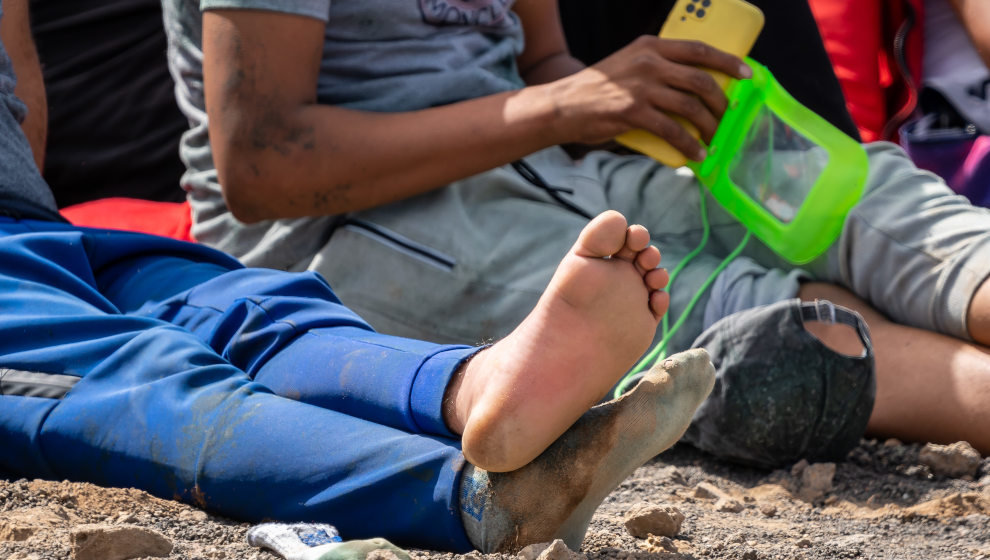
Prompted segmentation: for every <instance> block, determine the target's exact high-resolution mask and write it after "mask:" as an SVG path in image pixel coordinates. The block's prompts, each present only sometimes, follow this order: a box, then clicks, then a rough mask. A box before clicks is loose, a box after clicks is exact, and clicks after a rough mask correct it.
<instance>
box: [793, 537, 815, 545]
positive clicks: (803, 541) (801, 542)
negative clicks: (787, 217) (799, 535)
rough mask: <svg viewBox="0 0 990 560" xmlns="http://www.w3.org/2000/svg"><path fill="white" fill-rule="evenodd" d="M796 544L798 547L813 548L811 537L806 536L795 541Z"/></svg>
mask: <svg viewBox="0 0 990 560" xmlns="http://www.w3.org/2000/svg"><path fill="white" fill-rule="evenodd" d="M794 546H796V547H798V548H811V539H809V538H807V537H805V538H803V539H801V540H799V541H798V542H796V543H794Z"/></svg>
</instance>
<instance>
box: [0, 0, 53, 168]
mask: <svg viewBox="0 0 990 560" xmlns="http://www.w3.org/2000/svg"><path fill="white" fill-rule="evenodd" d="M3 8H4V12H3V18H0V39H2V40H3V44H4V45H5V46H6V48H7V54H8V55H9V56H10V61H11V63H12V64H13V66H14V74H15V75H16V77H17V86H16V88H15V89H14V94H15V95H17V97H18V98H20V99H21V101H23V102H24V103H25V104H26V105H27V108H28V113H27V117H26V118H25V119H24V122H22V123H21V129H22V130H23V131H24V135H25V136H27V139H28V142H29V143H30V144H31V151H32V152H33V154H34V161H35V164H36V165H37V166H38V169H39V170H41V169H43V167H44V161H45V140H46V137H47V134H48V104H47V102H46V100H45V84H44V81H43V80H42V76H41V63H40V62H39V61H38V51H37V50H36V49H35V47H34V40H33V39H32V38H31V28H30V21H29V17H28V5H27V1H26V0H17V1H9V0H7V1H4V2H3Z"/></svg>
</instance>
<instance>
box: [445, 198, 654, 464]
mask: <svg viewBox="0 0 990 560" xmlns="http://www.w3.org/2000/svg"><path fill="white" fill-rule="evenodd" d="M649 242H650V238H649V233H648V232H647V231H646V229H645V228H643V227H642V226H631V227H630V226H627V224H626V220H625V218H624V217H623V216H622V215H621V214H619V213H618V212H613V211H610V212H605V213H603V214H601V215H600V216H598V217H597V218H595V219H594V220H592V222H590V223H589V224H588V225H587V226H586V227H585V228H584V230H583V231H582V232H581V235H580V236H579V238H578V240H577V242H576V243H575V244H574V247H573V248H572V249H571V250H570V252H569V253H568V254H567V256H566V257H564V259H563V260H562V261H561V263H560V266H559V267H558V268H557V272H556V273H555V274H554V276H553V279H552V280H551V281H550V285H549V286H548V287H547V289H546V291H545V292H544V294H543V296H542V297H541V298H540V300H539V302H538V303H537V305H536V308H534V310H533V311H532V312H531V313H530V314H529V315H528V316H527V317H526V319H525V320H523V322H522V323H521V324H520V325H519V326H518V327H517V328H516V329H515V330H514V331H513V332H512V333H510V334H509V335H508V336H506V337H505V338H504V339H502V340H500V341H499V342H498V343H496V344H495V345H494V346H492V347H491V348H489V349H487V350H485V351H483V352H480V353H479V354H478V355H477V356H475V357H474V358H473V359H472V360H471V361H470V362H468V363H467V365H466V366H465V367H464V368H462V370H461V371H460V372H459V373H458V375H457V376H455V378H454V379H453V380H452V382H451V383H450V386H449V387H448V391H447V398H446V399H445V411H444V413H445V419H446V420H447V424H448V426H449V427H450V429H451V430H452V431H454V432H455V433H460V434H461V435H462V438H461V444H462V450H463V452H464V456H465V457H466V458H467V459H468V461H470V462H471V463H472V464H473V465H475V466H478V467H481V468H484V469H486V470H489V471H495V472H497V471H510V470H515V469H518V468H519V467H521V466H523V465H525V464H526V463H528V462H530V461H531V460H532V459H533V458H535V457H536V456H537V455H539V454H540V453H541V452H542V451H543V450H544V449H546V448H547V447H548V446H549V445H550V444H551V443H552V442H553V441H554V440H556V439H557V438H558V437H559V436H560V435H561V434H563V433H564V431H565V430H567V428H568V427H570V426H571V424H573V423H574V421H575V420H577V419H578V418H579V417H580V416H581V415H582V414H583V413H584V412H586V411H587V410H588V409H589V408H590V407H591V406H593V405H594V404H595V403H597V402H600V401H601V399H602V398H603V397H604V396H605V395H606V394H607V393H608V391H609V389H610V388H611V387H612V386H613V385H614V384H615V383H616V382H617V381H618V380H619V378H621V377H622V375H623V374H625V373H626V371H628V370H629V368H630V367H632V366H633V365H634V364H635V362H636V360H637V359H638V358H639V357H640V356H641V355H642V354H643V353H644V352H645V351H646V350H647V348H648V347H649V345H650V342H651V341H652V340H653V336H654V333H655V332H656V329H657V325H658V323H659V321H660V318H661V317H662V315H663V313H665V312H666V310H667V304H668V301H669V298H668V296H667V294H666V293H665V292H662V291H660V290H661V289H662V288H663V287H664V286H666V284H667V272H666V271H665V270H663V269H658V268H656V267H657V266H658V265H659V263H660V253H659V251H657V249H656V248H655V247H651V246H650V245H649Z"/></svg>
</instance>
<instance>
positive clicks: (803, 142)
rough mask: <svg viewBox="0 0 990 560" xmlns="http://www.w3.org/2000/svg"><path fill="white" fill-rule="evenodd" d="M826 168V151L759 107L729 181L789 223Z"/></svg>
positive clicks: (732, 166) (730, 173) (731, 166)
mask: <svg viewBox="0 0 990 560" xmlns="http://www.w3.org/2000/svg"><path fill="white" fill-rule="evenodd" d="M826 165H828V152H827V151H826V150H825V149H823V148H822V147H821V146H819V145H818V144H816V143H814V142H812V141H811V140H809V139H808V138H806V137H805V136H804V135H802V134H801V133H799V132H798V131H797V130H795V129H794V128H792V127H791V126H790V125H788V124H787V123H785V122H784V121H782V120H781V119H780V118H778V117H777V115H776V114H774V112H773V111H771V110H770V109H769V108H768V107H767V106H766V105H764V106H762V107H761V108H760V109H759V111H758V113H757V115H756V118H755V120H754V121H753V123H752V125H751V126H750V128H749V130H748V132H747V134H746V138H745V140H744V141H743V143H742V145H741V146H740V148H739V150H738V151H737V152H736V154H735V156H734V157H733V159H732V162H731V163H730V164H729V169H728V172H729V178H730V179H731V180H732V182H733V183H735V184H736V185H738V186H739V188H740V189H742V190H743V191H744V192H745V193H747V194H748V195H749V196H750V197H751V198H752V199H753V200H755V201H756V202H758V203H759V204H760V205H761V206H763V208H765V209H766V210H767V211H768V212H770V213H771V214H773V215H774V216H775V217H776V218H777V219H778V220H780V221H781V222H784V223H790V222H791V221H792V220H793V219H794V217H795V216H796V215H797V211H798V208H800V207H801V204H803V203H804V200H805V198H806V197H807V196H808V193H809V192H811V189H812V188H813V187H814V186H815V183H816V182H817V181H818V178H819V177H820V176H821V174H822V172H823V171H824V170H825V167H826Z"/></svg>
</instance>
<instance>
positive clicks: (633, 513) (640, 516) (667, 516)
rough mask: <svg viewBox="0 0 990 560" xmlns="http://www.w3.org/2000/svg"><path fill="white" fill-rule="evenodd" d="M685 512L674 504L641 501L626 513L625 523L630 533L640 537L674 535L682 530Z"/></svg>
mask: <svg viewBox="0 0 990 560" xmlns="http://www.w3.org/2000/svg"><path fill="white" fill-rule="evenodd" d="M683 522H684V514H683V513H681V512H680V510H678V509H677V508H675V507H673V506H657V505H652V504H648V503H645V502H640V503H638V504H636V505H634V506H633V507H632V509H630V510H629V512H628V513H627V514H626V519H625V525H626V531H629V534H630V535H632V536H634V537H636V538H640V539H645V538H647V537H648V536H649V535H651V534H652V535H659V536H663V537H673V536H675V535H677V533H679V532H680V530H681V523H683Z"/></svg>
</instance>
